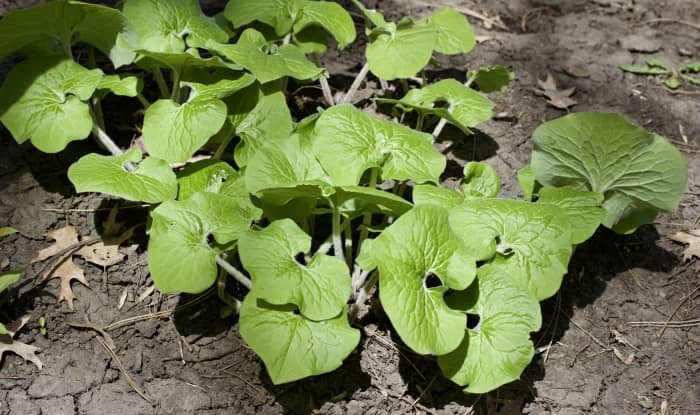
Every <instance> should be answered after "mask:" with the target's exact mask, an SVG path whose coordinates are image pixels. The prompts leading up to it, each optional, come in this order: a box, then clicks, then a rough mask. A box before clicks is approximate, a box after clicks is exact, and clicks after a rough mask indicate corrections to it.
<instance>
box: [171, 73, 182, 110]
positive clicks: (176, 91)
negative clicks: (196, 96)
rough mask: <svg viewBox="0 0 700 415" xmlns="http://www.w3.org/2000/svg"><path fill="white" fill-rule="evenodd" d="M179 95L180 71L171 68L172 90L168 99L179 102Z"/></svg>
mask: <svg viewBox="0 0 700 415" xmlns="http://www.w3.org/2000/svg"><path fill="white" fill-rule="evenodd" d="M180 95H181V94H180V72H179V71H176V70H173V91H172V94H171V95H170V99H172V100H173V101H175V102H177V103H178V104H179V103H180V99H181V97H180Z"/></svg>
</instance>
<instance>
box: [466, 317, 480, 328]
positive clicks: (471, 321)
mask: <svg viewBox="0 0 700 415" xmlns="http://www.w3.org/2000/svg"><path fill="white" fill-rule="evenodd" d="M480 321H481V318H479V315H478V314H467V328H468V329H470V330H477V328H478V327H479V322H480Z"/></svg>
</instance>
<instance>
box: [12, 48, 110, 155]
mask: <svg viewBox="0 0 700 415" xmlns="http://www.w3.org/2000/svg"><path fill="white" fill-rule="evenodd" d="M102 75H103V74H102V71H101V70H99V69H94V70H88V69H86V68H84V67H82V66H80V65H78V64H77V63H75V62H73V61H72V60H61V59H60V58H50V59H47V58H35V59H30V60H26V61H24V62H22V63H20V64H18V65H17V66H15V68H14V69H13V70H12V71H11V72H10V73H9V74H8V75H7V78H6V79H5V82H4V83H3V85H2V88H0V121H2V123H3V124H5V127H7V129H8V130H10V133H12V136H13V137H14V138H15V140H16V141H17V142H18V143H23V142H25V141H27V140H29V139H31V141H32V144H33V145H34V146H35V147H36V148H38V149H39V150H41V151H43V152H45V153H58V152H59V151H61V150H63V149H64V148H66V146H67V145H68V143H69V142H71V141H74V140H82V139H84V138H86V137H87V136H88V135H89V134H90V130H91V129H92V118H91V117H90V107H89V105H88V104H87V103H86V102H85V101H87V100H88V99H90V97H91V96H92V94H93V93H94V92H95V89H96V88H97V86H98V84H99V82H100V79H101V78H102Z"/></svg>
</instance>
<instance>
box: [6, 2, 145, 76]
mask: <svg viewBox="0 0 700 415" xmlns="http://www.w3.org/2000/svg"><path fill="white" fill-rule="evenodd" d="M133 38H134V37H133V34H132V33H131V32H130V28H129V26H128V23H127V20H126V18H125V17H124V16H123V15H122V14H121V13H120V12H119V10H116V9H113V8H110V7H105V6H101V5H97V4H89V3H82V2H78V1H64V0H59V1H54V2H50V3H46V4H41V5H38V6H35V7H31V8H28V9H24V10H16V11H13V12H11V13H9V14H8V15H7V16H6V17H5V18H3V19H2V20H1V21H0V60H5V59H6V58H7V57H8V56H10V55H12V54H13V53H15V52H18V51H20V50H24V51H28V52H29V53H30V55H32V56H35V55H43V56H46V55H61V56H64V57H66V58H67V57H69V56H68V55H69V54H68V51H69V50H70V47H71V46H72V45H74V44H76V43H87V44H90V45H92V46H94V47H96V48H97V49H99V50H100V51H102V52H103V53H104V54H105V55H107V56H109V58H110V59H111V60H112V62H113V63H114V66H115V67H120V66H123V65H126V64H128V63H131V62H132V61H133V59H134V55H135V53H134V52H133V47H134V45H133V44H131V42H133Z"/></svg>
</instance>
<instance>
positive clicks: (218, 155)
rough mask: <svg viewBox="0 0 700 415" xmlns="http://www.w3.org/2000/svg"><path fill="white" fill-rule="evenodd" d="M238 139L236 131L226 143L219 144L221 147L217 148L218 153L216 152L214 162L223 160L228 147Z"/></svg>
mask: <svg viewBox="0 0 700 415" xmlns="http://www.w3.org/2000/svg"><path fill="white" fill-rule="evenodd" d="M235 137H236V132H235V130H234V131H233V132H232V133H231V134H230V135H229V136H228V138H226V139H225V140H224V141H222V142H221V144H219V147H217V148H216V151H215V152H214V155H213V156H212V158H213V159H214V160H221V156H223V155H224V151H226V147H228V145H229V144H230V143H231V141H233V139H234V138H235Z"/></svg>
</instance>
